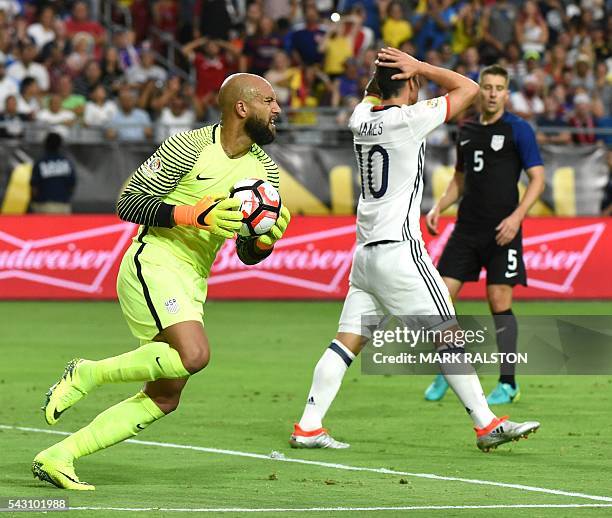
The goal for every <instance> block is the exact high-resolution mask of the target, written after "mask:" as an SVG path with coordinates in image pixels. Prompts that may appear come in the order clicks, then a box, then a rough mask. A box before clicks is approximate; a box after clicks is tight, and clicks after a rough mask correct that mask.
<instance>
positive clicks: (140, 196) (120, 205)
mask: <svg viewBox="0 0 612 518" xmlns="http://www.w3.org/2000/svg"><path fill="white" fill-rule="evenodd" d="M244 178H261V179H263V180H266V181H268V182H270V183H271V184H272V185H273V186H274V187H276V188H277V189H278V181H279V178H278V167H277V165H276V164H275V163H274V161H273V160H272V159H271V158H270V157H269V156H268V155H267V154H266V153H265V152H264V151H263V150H262V149H261V148H260V147H259V146H257V145H256V144H253V145H252V146H251V149H250V150H249V152H248V153H247V154H246V155H243V156H241V157H240V158H235V159H232V158H229V157H228V156H227V155H226V154H225V151H224V150H223V147H222V146H221V126H220V125H219V124H215V125H212V126H206V127H204V128H200V129H197V130H193V131H187V132H184V133H179V134H177V135H174V136H172V137H170V138H168V139H166V140H165V141H164V142H163V143H162V144H161V145H160V146H159V148H158V149H157V151H155V153H153V155H151V157H150V158H149V159H148V160H147V161H146V162H145V163H144V164H142V165H141V166H140V167H139V168H138V169H137V170H136V171H135V172H134V173H133V174H132V177H131V178H130V180H129V182H128V183H127V185H126V187H125V189H124V190H123V192H122V193H121V195H120V197H119V201H118V202H117V210H118V213H119V216H120V217H121V218H122V219H124V220H126V221H132V222H135V223H139V224H141V227H140V228H139V231H138V234H137V235H136V236H135V237H134V240H138V241H140V242H142V243H150V244H152V245H155V246H160V247H163V248H165V249H166V250H169V251H170V252H171V253H172V254H174V255H175V256H177V257H178V258H179V259H181V260H183V261H186V262H188V263H190V264H191V265H193V267H194V268H195V269H196V271H198V272H199V273H200V274H202V275H203V276H205V277H208V274H209V272H210V268H211V266H212V264H213V262H214V260H215V257H216V255H217V252H218V251H219V249H220V248H221V245H223V242H224V241H225V240H224V238H222V237H219V236H216V235H213V234H211V233H210V232H208V231H206V230H200V229H197V228H195V227H191V226H182V225H181V226H174V227H173V226H172V220H171V211H172V207H173V206H174V205H195V204H196V202H197V201H199V200H200V199H201V198H202V197H204V196H206V195H210V194H217V193H221V194H227V193H229V191H230V189H231V188H232V186H233V185H234V184H235V183H236V182H237V181H238V180H242V179H244Z"/></svg>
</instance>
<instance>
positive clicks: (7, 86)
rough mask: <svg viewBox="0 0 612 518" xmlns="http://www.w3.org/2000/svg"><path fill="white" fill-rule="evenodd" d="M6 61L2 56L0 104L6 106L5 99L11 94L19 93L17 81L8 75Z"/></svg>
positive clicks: (0, 61)
mask: <svg viewBox="0 0 612 518" xmlns="http://www.w3.org/2000/svg"><path fill="white" fill-rule="evenodd" d="M4 62H5V58H4V57H2V56H0V106H4V101H5V99H6V98H7V97H8V96H9V95H14V96H16V95H17V94H18V93H19V88H17V82H16V81H15V80H14V79H13V78H12V77H8V76H7V75H6V67H5V66H4Z"/></svg>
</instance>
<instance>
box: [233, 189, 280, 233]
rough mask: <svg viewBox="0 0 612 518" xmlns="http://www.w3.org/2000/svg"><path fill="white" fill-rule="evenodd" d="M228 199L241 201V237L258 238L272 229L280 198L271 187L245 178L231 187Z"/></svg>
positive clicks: (278, 209)
mask: <svg viewBox="0 0 612 518" xmlns="http://www.w3.org/2000/svg"><path fill="white" fill-rule="evenodd" d="M230 197H233V198H238V199H239V200H240V201H241V205H240V211H241V212H242V227H241V228H240V230H239V231H238V234H239V235H241V236H260V235H261V234H265V233H266V232H268V230H270V229H271V228H272V225H274V223H275V222H276V219H277V218H278V215H279V213H280V207H281V198H280V194H279V193H278V191H277V190H276V189H275V188H274V186H273V185H271V184H269V183H268V182H266V181H264V180H261V179H260V178H246V179H244V180H240V181H239V182H238V183H236V184H235V185H234V187H232V190H231V191H230Z"/></svg>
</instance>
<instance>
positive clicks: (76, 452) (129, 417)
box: [44, 392, 165, 461]
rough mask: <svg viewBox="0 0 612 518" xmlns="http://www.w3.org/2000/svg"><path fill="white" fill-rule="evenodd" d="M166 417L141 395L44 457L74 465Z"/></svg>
mask: <svg viewBox="0 0 612 518" xmlns="http://www.w3.org/2000/svg"><path fill="white" fill-rule="evenodd" d="M164 415H165V414H164V413H163V412H162V411H161V410H160V408H159V407H158V406H157V405H156V404H155V403H154V402H153V400H151V399H150V398H149V396H147V395H146V394H145V393H144V392H139V393H138V394H136V395H135V396H132V397H131V398H129V399H126V400H125V401H122V402H121V403H118V404H116V405H115V406H112V407H110V408H109V409H108V410H105V411H104V412H102V413H101V414H98V416H97V417H96V418H95V419H94V420H93V421H92V422H91V423H89V424H88V425H87V426H86V427H84V428H81V429H80V430H78V431H76V432H74V433H73V434H72V435H70V436H69V437H67V438H66V439H64V440H63V441H61V442H59V443H57V444H55V445H53V446H51V448H49V449H48V450H46V451H45V452H44V453H45V454H47V455H48V456H51V457H54V458H59V459H62V458H64V459H65V460H67V461H72V460H74V459H78V458H79V457H83V456H85V455H90V454H92V453H94V452H96V451H98V450H102V449H104V448H108V447H109V446H112V445H113V444H117V443H118V442H121V441H124V440H125V439H129V438H130V437H133V436H134V435H136V434H137V433H138V432H140V431H141V430H144V429H145V428H146V427H147V426H148V425H150V424H151V423H152V422H153V421H157V420H158V419H161V418H162V417H164Z"/></svg>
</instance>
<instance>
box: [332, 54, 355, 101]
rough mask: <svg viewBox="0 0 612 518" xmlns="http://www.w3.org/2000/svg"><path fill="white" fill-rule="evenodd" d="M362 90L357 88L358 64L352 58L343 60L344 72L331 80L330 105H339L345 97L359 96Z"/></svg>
mask: <svg viewBox="0 0 612 518" xmlns="http://www.w3.org/2000/svg"><path fill="white" fill-rule="evenodd" d="M362 94H363V92H361V91H360V90H359V66H358V63H357V60H356V59H354V58H350V59H347V60H346V61H345V62H344V72H343V73H342V75H340V76H339V77H337V78H336V79H335V80H334V81H333V95H332V101H331V105H332V106H340V102H341V101H342V100H343V99H345V98H346V97H357V98H359V96H360V95H362Z"/></svg>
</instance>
